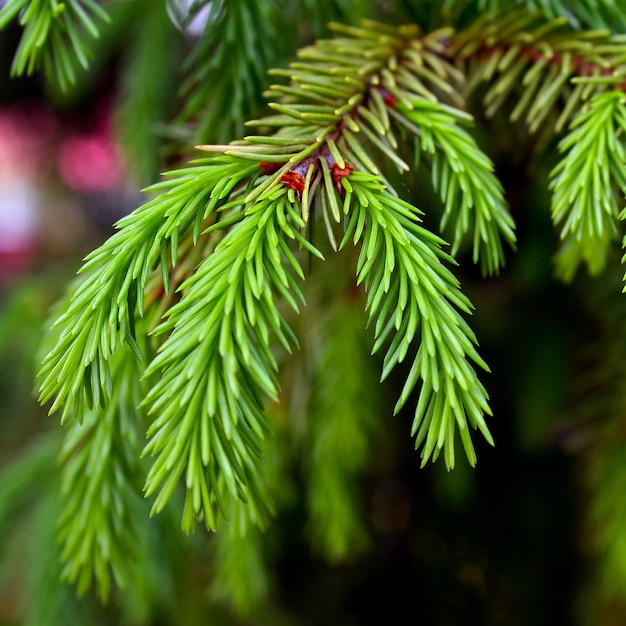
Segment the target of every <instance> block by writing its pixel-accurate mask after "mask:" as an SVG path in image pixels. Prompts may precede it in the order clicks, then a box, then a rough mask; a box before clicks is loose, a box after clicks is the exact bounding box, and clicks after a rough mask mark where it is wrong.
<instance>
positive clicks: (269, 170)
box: [259, 161, 283, 176]
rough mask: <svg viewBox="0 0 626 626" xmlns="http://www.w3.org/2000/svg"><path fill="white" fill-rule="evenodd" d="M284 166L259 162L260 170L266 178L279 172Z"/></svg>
mask: <svg viewBox="0 0 626 626" xmlns="http://www.w3.org/2000/svg"><path fill="white" fill-rule="evenodd" d="M282 165H283V164H282V163H268V162H267V161H259V169H260V170H261V171H262V172H263V173H264V174H265V175H266V176H269V175H270V174H273V173H274V172H277V171H278V170H279V169H280V168H281V167H282Z"/></svg>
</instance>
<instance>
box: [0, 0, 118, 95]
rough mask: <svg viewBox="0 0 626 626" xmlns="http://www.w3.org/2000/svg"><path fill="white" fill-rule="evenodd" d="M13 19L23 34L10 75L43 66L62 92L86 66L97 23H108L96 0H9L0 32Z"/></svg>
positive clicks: (2, 11) (1, 16)
mask: <svg viewBox="0 0 626 626" xmlns="http://www.w3.org/2000/svg"><path fill="white" fill-rule="evenodd" d="M16 18H17V19H18V21H19V24H20V25H21V26H23V28H24V32H23V34H22V38H21V40H20V44H19V47H18V49H17V52H16V53H15V58H14V60H13V66H12V69H11V72H12V75H13V76H22V75H24V74H28V75H30V74H32V73H33V72H34V71H35V70H36V69H38V68H40V67H42V68H43V70H44V72H45V74H46V76H47V77H48V78H55V79H56V80H57V81H58V83H59V85H60V86H61V88H62V89H63V90H66V89H67V88H68V87H69V86H70V85H71V84H72V83H74V82H75V81H76V76H77V72H78V69H79V67H82V68H87V66H88V65H89V58H90V50H89V44H88V41H89V39H90V38H97V37H98V22H99V21H105V22H106V21H108V20H109V17H108V14H107V13H106V11H104V9H102V7H100V5H99V4H98V3H97V2H96V1H95V0H64V1H63V2H60V1H59V0H9V1H8V2H7V3H6V4H5V5H4V7H2V9H0V30H1V29H3V28H6V26H7V25H8V24H9V23H10V22H12V21H13V20H15V19H16Z"/></svg>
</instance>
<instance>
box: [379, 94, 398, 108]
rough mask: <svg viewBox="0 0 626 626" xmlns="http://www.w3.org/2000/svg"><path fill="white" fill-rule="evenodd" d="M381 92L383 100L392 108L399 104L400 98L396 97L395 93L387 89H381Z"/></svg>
mask: <svg viewBox="0 0 626 626" xmlns="http://www.w3.org/2000/svg"><path fill="white" fill-rule="evenodd" d="M379 93H380V95H381V96H382V98H383V102H384V103H385V104H386V105H387V106H388V107H389V108H390V109H395V108H396V104H398V98H396V97H395V96H394V95H393V94H391V93H389V92H388V91H387V90H386V89H381V90H380V92H379Z"/></svg>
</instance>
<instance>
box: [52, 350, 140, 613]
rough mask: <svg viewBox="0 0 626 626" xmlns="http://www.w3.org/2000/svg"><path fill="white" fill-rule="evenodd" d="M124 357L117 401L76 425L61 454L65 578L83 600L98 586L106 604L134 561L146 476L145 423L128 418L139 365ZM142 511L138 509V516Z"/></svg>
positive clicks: (115, 379) (119, 360) (116, 369)
mask: <svg viewBox="0 0 626 626" xmlns="http://www.w3.org/2000/svg"><path fill="white" fill-rule="evenodd" d="M129 356H131V355H126V354H124V353H123V352H121V353H118V354H117V355H116V357H115V359H114V361H113V365H112V369H113V372H112V384H113V388H114V389H115V395H114V396H113V398H112V399H111V402H110V403H109V404H108V405H107V407H106V408H105V409H104V411H102V412H101V413H99V412H97V411H95V410H93V409H92V410H90V411H88V412H87V414H86V415H85V420H84V422H83V424H79V423H78V422H74V423H73V425H72V427H71V428H70V429H69V430H68V432H67V434H66V437H65V442H64V445H63V449H62V451H61V454H60V458H59V460H60V462H61V463H62V472H61V475H62V486H61V492H62V508H61V513H60V516H59V540H60V541H61V543H62V544H63V547H62V552H61V557H60V558H61V561H62V562H63V563H64V568H63V572H62V578H63V579H64V580H67V581H69V582H71V583H76V587H77V591H78V594H79V595H82V594H84V593H85V592H86V591H88V590H90V589H91V588H92V587H94V586H95V587H96V588H97V591H98V595H99V596H100V598H101V599H102V600H103V601H106V600H107V599H108V597H109V594H110V592H111V586H112V581H113V580H115V583H116V584H117V585H118V586H120V587H124V586H125V585H126V584H127V583H128V578H129V568H130V566H131V565H132V563H133V560H134V557H135V556H136V550H135V545H136V541H137V537H136V527H137V523H136V520H135V519H133V518H134V517H136V514H137V511H138V506H137V504H138V502H136V501H135V500H137V499H138V497H139V496H140V491H141V477H140V472H139V468H138V467H137V465H138V457H139V453H140V451H141V445H140V439H139V431H140V430H141V428H140V427H141V426H142V423H141V420H140V419H138V417H137V416H136V415H131V414H130V412H132V411H133V409H134V407H135V406H138V404H139V402H140V398H141V394H140V391H139V386H138V383H139V376H138V372H137V362H136V360H135V359H133V358H132V356H131V358H129ZM139 510H140V509H139Z"/></svg>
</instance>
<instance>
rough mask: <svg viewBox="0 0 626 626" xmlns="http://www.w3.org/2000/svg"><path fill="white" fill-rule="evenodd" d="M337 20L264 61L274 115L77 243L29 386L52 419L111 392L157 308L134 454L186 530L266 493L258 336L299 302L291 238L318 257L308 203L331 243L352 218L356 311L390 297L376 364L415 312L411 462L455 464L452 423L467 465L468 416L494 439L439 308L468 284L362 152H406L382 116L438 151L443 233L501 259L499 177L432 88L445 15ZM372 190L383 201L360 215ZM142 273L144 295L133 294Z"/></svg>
mask: <svg viewBox="0 0 626 626" xmlns="http://www.w3.org/2000/svg"><path fill="white" fill-rule="evenodd" d="M334 28H335V30H336V31H337V32H339V33H340V35H341V36H340V37H337V38H336V39H333V40H327V41H322V42H320V43H319V44H317V45H315V46H311V47H309V48H305V49H304V50H303V51H302V52H301V53H300V57H301V60H300V61H298V62H296V63H294V64H293V65H292V66H291V67H290V68H289V69H288V70H279V71H277V72H276V73H278V74H281V75H285V74H286V75H287V76H289V77H290V79H291V83H290V84H289V85H287V86H284V85H275V86H273V87H272V88H271V91H272V93H274V94H278V95H280V98H279V99H278V101H277V102H274V103H272V104H271V105H270V106H272V108H274V109H275V110H276V111H277V112H278V113H277V114H276V115H272V116H268V117H266V118H263V119H261V120H257V121H254V122H251V124H252V125H256V126H261V127H269V128H273V127H277V128H278V130H277V131H276V132H274V133H273V134H270V135H257V136H250V137H247V138H246V139H245V140H243V141H238V142H233V143H232V144H230V145H228V146H204V149H207V150H210V151H214V152H215V151H217V152H222V153H223V154H222V155H218V156H214V157H211V158H209V159H205V160H199V161H196V162H194V163H192V165H191V166H190V167H189V168H186V169H182V170H179V171H177V172H173V173H171V174H169V175H168V176H166V178H165V180H164V181H163V182H161V183H158V184H156V185H154V186H152V187H151V188H149V189H148V191H149V192H151V193H154V192H157V193H158V192H160V195H158V196H156V197H155V198H154V199H152V200H150V201H149V202H148V203H146V204H145V205H144V206H143V207H141V208H140V209H138V210H137V211H135V212H134V213H132V214H131V215H129V216H127V217H126V218H124V219H122V220H121V221H120V222H119V224H118V228H119V231H118V232H117V233H116V234H115V235H114V236H113V237H111V239H109V241H108V242H106V243H105V244H104V245H103V246H102V247H101V248H99V249H98V250H96V251H95V252H93V253H92V254H91V255H90V256H89V257H88V258H87V262H86V264H85V265H84V267H83V269H82V272H83V273H84V275H85V276H86V277H85V279H84V280H83V282H82V283H81V284H80V286H79V287H78V288H77V289H76V290H75V292H74V294H73V296H72V298H71V300H70V302H69V304H68V305H67V306H66V308H65V310H64V312H63V313H62V315H61V316H60V318H59V319H58V321H57V323H56V326H57V329H58V332H59V338H58V341H57V343H56V345H55V346H54V348H53V349H52V350H51V351H50V353H49V354H48V356H47V357H46V358H45V360H44V363H43V365H42V369H41V373H40V375H41V377H42V384H41V400H42V402H46V401H48V400H50V399H51V398H53V397H55V396H56V398H55V400H54V402H53V404H52V407H51V409H50V411H51V412H54V411H56V410H58V409H60V408H61V407H62V406H63V415H62V421H65V420H66V419H67V418H68V416H70V415H71V414H74V415H75V416H76V417H78V419H79V421H80V420H81V417H82V412H83V410H84V409H85V407H88V408H91V407H98V406H100V407H102V408H104V407H106V406H107V404H108V402H109V400H110V397H111V388H112V382H111V375H110V360H111V359H112V358H113V356H114V355H115V354H116V352H117V351H118V350H119V348H120V347H121V346H122V345H123V344H124V343H127V344H129V345H130V347H131V348H133V350H134V352H135V354H136V356H137V357H138V358H139V359H140V360H141V359H142V358H143V355H142V353H141V351H140V350H139V348H138V347H137V340H136V338H135V337H136V335H135V318H136V317H137V316H139V317H142V316H144V315H146V314H147V313H148V310H149V311H150V316H151V318H152V319H153V320H154V321H153V322H152V323H151V324H158V326H157V328H156V329H155V331H154V332H152V333H151V334H150V339H149V341H148V343H147V349H148V352H149V353H152V352H153V351H155V350H156V351H157V355H156V356H155V357H154V359H153V360H152V361H151V362H148V364H147V370H146V372H145V374H144V378H145V380H149V381H151V382H152V389H151V391H150V392H148V393H147V395H146V396H145V397H144V399H143V401H142V404H143V405H144V406H145V407H146V408H147V409H148V412H149V414H150V415H152V416H154V421H153V423H152V424H151V425H150V427H149V429H148V438H149V441H148V443H147V445H146V447H145V449H144V455H150V456H154V457H155V459H154V462H153V464H152V467H151V469H150V471H149V473H148V477H147V480H146V485H145V494H146V496H151V495H154V494H156V499H155V501H154V504H153V507H152V511H153V513H157V512H159V511H161V510H162V509H163V508H164V506H165V505H166V503H167V501H168V500H169V498H170V496H171V494H172V493H173V491H174V489H175V488H176V486H177V484H178V483H179V481H180V479H183V480H184V482H185V484H186V498H185V510H184V512H183V528H184V529H185V530H186V531H190V530H192V529H193V528H194V527H195V523H196V520H201V521H203V522H204V524H205V525H206V526H207V528H210V529H214V528H217V527H218V526H219V525H220V523H221V521H222V520H223V519H227V517H228V511H229V506H230V505H229V502H234V501H236V500H238V499H240V500H243V501H245V502H248V503H249V506H248V507H247V510H248V512H249V515H250V519H251V520H252V521H254V522H255V523H257V524H261V525H262V524H263V523H264V521H265V519H266V517H267V514H268V512H270V511H271V508H272V506H271V503H270V502H269V500H268V499H267V497H266V496H267V490H264V488H263V487H262V485H261V484H260V482H259V478H258V476H257V464H258V458H259V457H260V454H261V441H262V439H263V437H264V436H265V433H266V431H267V429H268V426H267V423H266V419H265V417H264V414H263V411H262V404H263V399H264V398H271V399H276V398H277V393H278V380H277V378H276V371H277V362H276V360H275V357H274V354H273V352H272V345H271V343H272V341H273V338H276V339H278V340H279V343H280V344H282V346H283V347H284V348H285V349H287V350H290V349H291V347H292V346H293V345H296V341H295V337H294V336H293V333H292V332H291V330H290V329H289V326H288V325H287V323H286V322H285V320H284V318H283V316H282V314H281V312H280V310H279V308H278V299H281V300H283V301H284V302H285V303H286V304H287V305H288V306H290V307H291V308H292V309H294V310H296V311H297V310H298V301H301V302H303V301H304V298H303V296H302V293H301V292H300V289H299V287H298V284H297V282H296V279H295V276H298V277H300V278H303V277H304V274H303V271H302V269H301V266H300V261H299V260H298V258H297V256H296V254H294V251H293V249H292V248H293V245H297V246H300V247H304V248H305V249H306V250H308V251H309V253H312V254H314V255H317V256H320V257H321V253H319V252H318V251H317V250H316V248H315V246H314V245H313V244H312V243H311V241H310V240H309V237H310V236H311V235H312V232H313V230H312V229H313V227H314V222H315V219H316V217H315V216H321V217H323V221H324V223H325V225H326V229H327V233H328V236H329V241H330V243H331V245H332V246H333V247H335V248H338V247H339V246H338V245H337V240H338V239H339V240H341V237H342V233H341V232H338V231H339V230H340V229H341V222H342V220H344V219H345V220H347V222H346V223H347V224H350V226H349V231H350V230H354V229H356V232H357V233H358V236H356V237H355V241H358V240H359V239H360V237H361V236H363V237H364V240H365V242H366V245H365V247H364V252H363V253H362V255H361V257H360V261H359V267H358V272H359V281H360V282H362V281H364V280H365V284H366V288H367V289H368V291H369V292H370V297H369V300H368V305H367V306H368V310H369V313H370V317H371V318H372V319H373V318H374V317H375V315H376V314H377V312H378V311H379V306H380V303H381V301H382V300H386V301H387V302H392V301H393V299H394V298H396V297H397V298H398V300H397V303H398V313H397V314H396V316H395V317H392V318H391V320H389V319H387V314H388V313H389V311H390V309H389V306H390V305H388V304H387V305H385V307H383V308H382V309H381V312H380V316H379V318H378V322H379V323H378V326H377V344H376V349H380V347H381V346H382V344H383V343H384V341H385V340H386V339H387V338H388V337H389V336H390V333H391V331H392V329H393V328H394V327H395V330H396V332H397V335H396V337H395V338H394V339H393V340H392V344H391V346H392V347H391V348H390V349H389V352H388V354H387V357H386V359H385V367H384V372H383V378H384V377H386V376H387V375H388V374H389V372H390V371H391V369H392V368H393V367H394V366H395V364H396V363H398V362H400V361H402V359H403V358H404V356H405V355H406V353H407V352H408V350H409V348H410V347H412V346H413V345H414V339H415V338H416V332H417V327H418V325H420V324H421V328H422V336H421V346H420V348H419V349H418V354H417V357H416V360H415V362H414V366H413V368H412V370H411V374H410V377H409V381H408V382H407V385H406V387H405V390H404V392H403V395H402V398H401V401H400V403H399V404H398V407H397V408H398V409H399V408H400V406H401V405H402V404H404V402H406V400H407V398H408V395H409V394H410V392H411V390H412V389H413V388H414V387H415V385H416V384H417V381H418V379H421V380H422V381H423V385H422V392H421V395H420V398H421V401H420V404H419V405H418V410H417V413H416V418H415V426H414V432H416V433H417V440H416V442H417V445H418V446H419V445H421V444H422V443H424V442H425V446H424V449H423V458H424V462H426V461H427V460H428V459H429V458H431V457H432V458H433V459H434V458H436V457H437V455H438V454H439V451H440V450H441V449H442V447H443V446H444V445H445V458H446V464H447V466H448V467H452V466H453V465H454V450H453V447H454V446H453V438H454V431H455V428H456V426H455V424H456V425H458V428H459V430H460V432H461V437H462V439H463V442H464V446H465V449H466V452H467V454H468V458H469V459H470V462H471V464H472V465H473V464H474V463H475V460H476V459H475V453H474V450H473V447H472V444H471V440H470V438H469V434H468V432H467V431H468V423H469V425H471V426H473V427H478V428H480V429H481V430H482V432H483V434H484V435H485V437H487V439H488V440H491V439H490V435H489V432H488V430H487V427H486V425H485V423H484V420H483V417H482V416H483V413H489V408H488V405H487V397H486V393H485V391H484V389H483V387H482V386H481V384H480V383H479V382H478V380H477V378H476V374H475V372H474V370H473V368H472V366H471V365H470V364H469V361H472V362H474V363H477V364H478V365H480V366H481V367H486V366H485V365H484V363H483V362H482V361H481V360H480V358H479V357H478V355H477V353H476V351H475V349H474V345H473V344H474V342H475V338H474V337H473V335H472V334H471V331H470V330H469V328H468V327H467V325H466V324H465V322H464V321H463V320H462V319H461V317H460V316H459V314H458V313H457V311H456V310H455V308H454V307H458V308H459V309H460V310H462V311H465V312H469V302H468V301H467V300H466V299H465V298H464V297H463V296H462V295H461V293H460V291H459V290H458V285H457V284H456V282H455V280H454V279H453V277H452V275H451V274H449V272H448V270H445V269H443V265H441V262H440V260H444V261H450V260H451V257H448V256H447V255H445V254H444V253H443V252H441V250H440V249H439V246H440V245H442V243H443V242H442V240H440V239H439V238H437V237H435V236H434V235H432V236H431V235H429V234H428V233H427V231H424V230H422V229H420V228H419V227H415V228H414V227H413V226H412V225H411V223H412V222H415V221H416V219H417V214H416V213H415V211H414V209H413V208H412V207H410V205H407V204H405V203H403V202H402V201H401V200H399V199H397V198H396V196H397V194H396V192H395V191H394V190H393V189H392V188H391V187H390V185H389V184H388V183H386V181H385V180H384V179H383V177H382V172H381V168H380V167H379V165H377V164H376V162H375V161H374V159H373V158H372V157H371V156H370V154H372V152H374V151H375V152H378V153H379V154H380V155H381V157H382V158H389V159H390V160H391V161H392V162H393V163H394V164H395V165H396V167H398V169H400V170H407V169H409V167H408V165H406V164H405V163H404V161H403V160H402V159H401V157H399V156H397V152H398V146H399V144H398V140H397V139H396V138H395V135H394V130H396V131H397V132H399V133H402V132H406V131H407V130H410V131H412V132H415V133H416V135H418V136H419V140H420V142H421V146H422V150H421V153H426V154H434V156H433V158H432V167H433V172H434V183H435V187H436V189H438V190H439V192H440V193H441V195H442V197H443V199H444V201H445V202H446V203H447V205H448V208H447V214H446V215H444V222H446V221H450V222H454V223H455V225H454V231H455V236H456V241H455V245H456V246H458V245H459V243H460V240H461V238H462V237H463V235H465V234H466V233H468V232H470V231H473V237H474V257H475V260H480V261H481V262H482V263H483V265H484V266H485V267H486V268H487V269H488V270H489V271H495V270H496V269H497V268H498V266H499V265H500V263H501V262H502V252H501V244H500V241H499V239H500V237H503V238H505V239H507V240H509V242H512V241H513V233H512V223H511V221H510V218H509V217H508V216H507V214H506V211H505V208H504V202H503V199H502V195H501V191H500V188H499V185H498V184H497V181H496V179H495V178H494V176H493V173H492V171H491V170H492V166H491V164H490V162H489V161H488V159H487V157H486V156H484V154H483V153H482V152H481V151H480V150H479V149H478V147H477V146H476V144H475V143H474V142H473V140H471V138H470V137H469V135H467V134H466V133H465V132H464V131H462V130H461V129H460V128H459V127H458V126H457V125H456V122H457V121H459V120H464V121H467V119H468V116H467V115H465V114H463V113H461V112H460V111H458V110H456V109H454V108H452V107H450V106H447V105H440V104H438V102H437V100H438V96H437V94H448V96H450V94H451V93H452V92H453V90H452V89H451V88H450V86H449V84H450V82H452V83H454V82H455V81H458V80H460V78H461V77H460V76H459V75H458V72H457V71H456V70H455V69H454V68H453V66H452V65H451V64H449V63H448V62H447V61H445V59H443V58H442V53H443V52H444V51H445V45H444V42H443V40H444V39H445V37H447V36H449V34H450V33H449V32H448V31H447V30H444V31H437V32H435V33H430V34H422V33H420V31H419V29H417V28H415V27H406V28H405V27H401V28H392V27H387V26H383V25H378V24H374V23H369V22H365V23H364V24H363V25H362V26H361V27H352V26H339V25H335V26H334ZM353 176H354V177H355V180H356V181H357V183H358V184H357V186H356V187H355V188H354V190H353V189H352V188H351V182H350V181H351V180H352V178H353ZM368 176H369V178H368ZM346 190H347V191H346ZM353 191H354V192H353ZM368 206H369V207H370V210H369V211H370V212H368V211H367V210H366V209H367V207H368ZM374 206H377V207H381V206H382V207H386V209H387V210H386V211H385V212H384V213H380V214H379V212H377V211H374V212H373V213H371V207H374ZM398 211H399V214H398V215H396V212H398ZM470 214H473V215H472V216H470ZM406 219H408V220H409V223H404V221H403V220H406ZM355 220H356V221H355ZM366 222H367V228H365V231H364V227H365V223H366ZM407 229H408V231H409V232H408V234H407V232H405V231H407ZM307 232H308V234H307ZM364 232H365V234H363V233H364ZM200 238H203V242H204V243H203V245H202V246H200V245H197V244H198V243H199V239H200ZM343 239H344V241H345V236H344V237H343ZM409 243H411V244H416V245H417V247H418V249H420V253H419V255H418V256H415V254H417V252H410V251H408V250H407V249H406V247H407V246H408V245H409ZM194 249H195V250H198V251H199V252H200V254H201V255H203V256H205V258H204V260H203V261H202V262H201V263H200V264H199V265H197V266H196V263H195V262H193V261H190V260H189V258H188V255H189V254H191V251H192V250H194ZM381 249H384V250H385V255H386V256H385V261H384V262H383V263H381V262H379V260H378V251H379V250H381ZM183 250H184V252H183ZM179 254H180V257H179ZM479 257H480V258H479ZM396 264H397V267H398V270H397V276H396V274H394V272H393V270H394V266H395V265H396ZM374 266H376V268H377V269H376V273H375V274H372V275H369V271H370V270H372V268H373V267H374ZM181 268H183V271H182V272H181ZM159 270H160V280H159V278H158V277H159ZM381 272H382V273H381ZM423 272H426V273H425V274H424V275H422V273H423ZM413 281H418V283H419V285H418V286H416V285H413V284H412V282H413ZM170 283H173V284H172V285H170ZM409 283H411V284H409ZM422 283H424V287H423V288H422ZM150 285H155V287H154V289H156V295H151V294H150V293H146V291H147V289H149V288H150V287H149V286H150ZM150 289H153V288H150ZM437 289H440V290H441V294H442V295H441V296H438V295H437V294H436V293H435V291H436V290H437ZM396 290H398V291H397V292H396ZM387 292H389V293H387ZM159 293H161V294H162V297H161V298H160V296H159ZM179 298H180V299H179ZM159 299H161V304H160V305H159ZM147 300H148V302H147ZM407 305H408V309H406V311H405V308H406V307H407ZM382 311H384V313H383V312H382ZM438 316H442V319H441V320H438ZM160 319H163V321H162V322H161V323H160V324H159V320H160ZM394 320H395V321H394ZM442 329H443V330H442ZM444 331H445V332H444ZM446 333H448V334H449V335H450V339H449V341H450V342H451V343H450V345H448V346H444V345H443V343H444V342H445V340H444V335H446ZM417 343H420V342H417ZM439 344H442V345H441V346H440V345H439ZM147 356H150V354H149V355H147ZM466 357H467V358H466ZM148 360H149V359H148ZM444 390H445V397H446V398H447V399H445V400H444Z"/></svg>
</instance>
